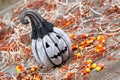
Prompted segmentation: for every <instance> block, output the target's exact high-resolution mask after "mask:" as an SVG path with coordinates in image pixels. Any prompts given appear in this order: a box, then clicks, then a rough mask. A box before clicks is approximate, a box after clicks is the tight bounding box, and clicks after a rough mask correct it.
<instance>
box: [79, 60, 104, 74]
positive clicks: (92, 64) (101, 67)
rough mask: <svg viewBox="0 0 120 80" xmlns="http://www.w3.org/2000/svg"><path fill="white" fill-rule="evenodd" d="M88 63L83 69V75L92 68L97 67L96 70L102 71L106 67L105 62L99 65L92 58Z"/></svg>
mask: <svg viewBox="0 0 120 80" xmlns="http://www.w3.org/2000/svg"><path fill="white" fill-rule="evenodd" d="M86 65H87V67H86V68H85V69H84V70H83V71H82V73H81V74H82V75H86V74H88V73H90V72H91V70H92V69H95V70H96V71H101V70H102V69H103V68H104V65H103V64H99V65H97V64H96V63H93V61H92V60H87V61H86Z"/></svg>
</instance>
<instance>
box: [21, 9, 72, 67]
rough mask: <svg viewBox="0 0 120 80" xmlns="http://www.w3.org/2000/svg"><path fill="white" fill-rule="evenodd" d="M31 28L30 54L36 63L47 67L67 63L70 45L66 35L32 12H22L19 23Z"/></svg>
mask: <svg viewBox="0 0 120 80" xmlns="http://www.w3.org/2000/svg"><path fill="white" fill-rule="evenodd" d="M26 16H28V17H29V18H30V21H31V26H32V52H33V56H34V57H35V59H36V61H37V62H38V63H39V64H43V65H45V66H47V67H57V66H59V65H61V64H62V63H63V62H65V61H67V60H68V58H69V57H70V53H71V43H70V39H69V37H68V36H67V34H66V33H65V32H64V31H63V30H61V29H58V28H55V27H54V25H53V24H52V23H50V22H48V21H46V20H45V19H43V18H42V17H41V16H40V15H39V13H37V12H34V11H32V10H24V11H23V12H22V13H21V14H20V21H21V23H23V24H28V23H29V21H28V20H27V19H25V17H26Z"/></svg>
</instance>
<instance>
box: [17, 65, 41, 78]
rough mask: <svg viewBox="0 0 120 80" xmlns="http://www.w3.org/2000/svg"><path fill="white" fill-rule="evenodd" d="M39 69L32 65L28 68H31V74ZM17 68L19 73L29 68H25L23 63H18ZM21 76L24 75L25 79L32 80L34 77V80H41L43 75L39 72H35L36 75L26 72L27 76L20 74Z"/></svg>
mask: <svg viewBox="0 0 120 80" xmlns="http://www.w3.org/2000/svg"><path fill="white" fill-rule="evenodd" d="M37 69H38V67H37V66H32V67H30V68H29V69H28V70H29V71H28V72H30V73H29V74H31V73H32V72H35V71H37ZM16 70H17V72H18V73H22V72H24V71H25V70H27V69H25V68H24V66H23V65H17V66H16ZM34 74H35V73H34ZM20 77H22V78H23V77H24V80H31V79H33V78H34V80H40V79H41V75H40V74H39V73H37V74H35V75H34V76H33V75H28V74H26V76H20Z"/></svg>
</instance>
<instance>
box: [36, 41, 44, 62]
mask: <svg viewBox="0 0 120 80" xmlns="http://www.w3.org/2000/svg"><path fill="white" fill-rule="evenodd" d="M35 51H36V54H37V56H38V58H39V60H41V59H40V57H39V54H38V50H37V40H36V41H35ZM41 62H42V61H41ZM42 64H43V63H42Z"/></svg>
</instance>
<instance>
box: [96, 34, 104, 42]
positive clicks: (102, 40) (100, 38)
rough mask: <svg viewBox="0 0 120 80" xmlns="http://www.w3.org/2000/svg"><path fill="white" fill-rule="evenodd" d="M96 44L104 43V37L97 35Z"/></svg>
mask: <svg viewBox="0 0 120 80" xmlns="http://www.w3.org/2000/svg"><path fill="white" fill-rule="evenodd" d="M97 40H98V42H105V36H104V35H99V36H98V37H97Z"/></svg>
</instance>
